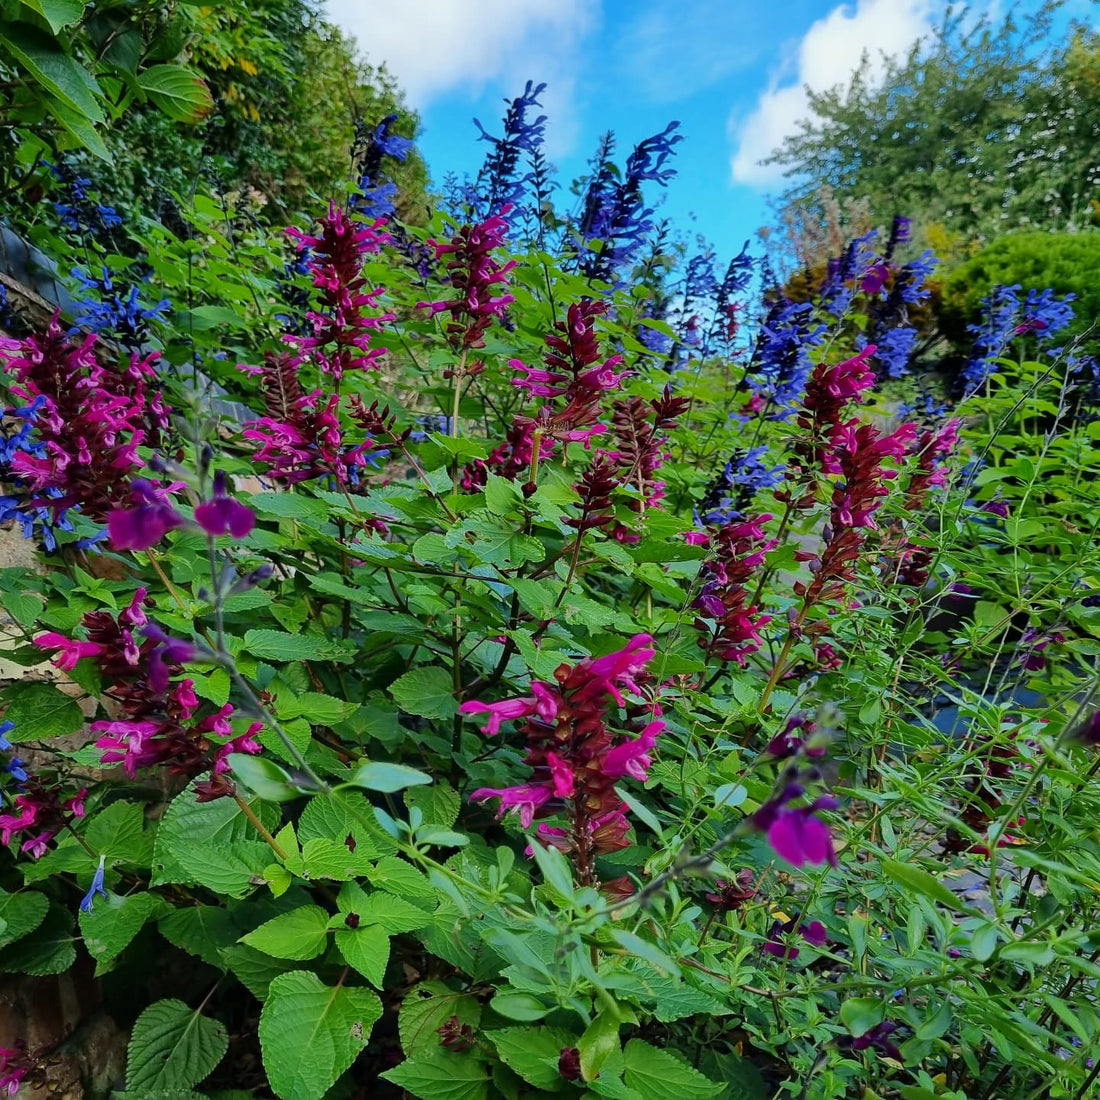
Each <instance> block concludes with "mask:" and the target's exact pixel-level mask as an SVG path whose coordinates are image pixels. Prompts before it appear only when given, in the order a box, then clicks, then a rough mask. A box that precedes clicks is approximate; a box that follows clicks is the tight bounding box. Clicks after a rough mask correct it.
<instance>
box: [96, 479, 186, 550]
mask: <svg viewBox="0 0 1100 1100" xmlns="http://www.w3.org/2000/svg"><path fill="white" fill-rule="evenodd" d="M130 501H131V503H132V505H133V507H130V508H115V509H114V510H113V511H112V512H111V513H110V515H108V517H107V532H108V535H109V537H110V540H111V545H112V546H113V547H114V548H115V549H116V550H148V549H149V547H150V546H155V545H156V544H157V543H158V542H160V540H161V539H163V538H164V536H165V535H166V534H168V532H169V531H172V530H174V529H175V528H177V527H180V526H181V525H182V524H183V522H184V519H183V516H181V515H180V514H179V512H177V511H176V509H175V508H174V507H173V506H172V504H171V503H170V501H169V500H168V494H167V491H166V490H165V489H164V487H163V486H160V485H156V484H154V483H153V482H151V481H146V480H145V479H144V478H140V477H139V478H135V479H134V481H133V483H132V484H131V486H130Z"/></svg>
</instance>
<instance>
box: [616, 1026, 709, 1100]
mask: <svg viewBox="0 0 1100 1100" xmlns="http://www.w3.org/2000/svg"><path fill="white" fill-rule="evenodd" d="M623 1061H624V1063H625V1065H626V1069H625V1073H624V1078H625V1080H626V1083H627V1085H629V1086H630V1088H632V1089H633V1090H634V1091H635V1092H636V1093H637V1094H638V1095H639V1097H641V1100H668V1098H669V1097H670V1096H675V1097H676V1098H677V1100H703V1098H704V1097H708V1096H714V1095H716V1094H717V1093H719V1092H721V1091H722V1089H723V1086H722V1085H717V1084H715V1083H714V1082H713V1081H711V1080H709V1079H708V1078H706V1077H704V1076H703V1075H702V1074H701V1073H700V1072H699V1071H698V1070H697V1069H692V1067H691V1066H689V1065H687V1063H685V1062H681V1061H680V1059H679V1058H676V1057H674V1056H673V1055H671V1054H669V1053H668V1051H667V1050H658V1049H657V1047H653V1046H650V1045H649V1043H646V1042H643V1041H642V1040H641V1039H631V1040H630V1042H629V1043H627V1044H626V1049H625V1050H624V1051H623Z"/></svg>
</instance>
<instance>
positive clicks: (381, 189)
mask: <svg viewBox="0 0 1100 1100" xmlns="http://www.w3.org/2000/svg"><path fill="white" fill-rule="evenodd" d="M396 121H397V115H386V117H385V118H384V119H382V121H381V122H379V123H378V124H377V125H376V126H374V127H369V126H366V125H364V124H363V123H357V125H356V145H355V153H356V160H357V162H358V164H359V186H358V191H357V193H356V194H353V195H352V197H351V201H350V205H351V206H352V207H353V208H354V209H355V210H357V211H358V212H359V213H360V214H363V215H364V216H365V217H368V218H384V217H386V216H388V215H390V214H392V213H393V211H394V204H393V200H394V199H395V198H396V197H397V184H395V183H394V182H393V181H392V180H389V179H386V178H385V177H384V175H383V164H384V162H385V160H386V159H387V158H390V159H392V160H400V161H403V160H407V159H408V156H409V153H410V151H411V150H412V148H413V145H414V144H415V143H414V142H413V141H412V140H411V139H410V138H407V137H402V136H401V135H400V134H395V133H392V132H391V127H392V126H393V124H394V123H395V122H396Z"/></svg>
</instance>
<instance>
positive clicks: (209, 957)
mask: <svg viewBox="0 0 1100 1100" xmlns="http://www.w3.org/2000/svg"><path fill="white" fill-rule="evenodd" d="M157 928H158V929H159V930H160V934H161V935H162V936H163V937H164V938H165V939H166V940H167V941H168V942H169V943H172V944H175V945H176V947H178V948H180V949H181V950H183V951H187V952H189V953H190V954H192V955H197V956H198V957H199V958H200V959H202V960H203V962H207V963H209V964H210V965H211V966H213V967H216V968H217V969H218V970H225V969H226V962H225V959H223V958H222V955H221V949H222V948H223V947H229V946H230V945H232V944H234V943H236V942H237V940H238V939H239V938H240V934H241V932H242V929H241V927H240V925H239V924H238V923H237V920H236V918H235V917H234V916H233V914H232V913H230V912H229V910H227V909H222V908H221V907H220V906H218V905H189V906H186V907H183V908H180V909H176V910H175V911H174V912H172V913H169V914H168V915H167V916H165V917H161V919H160V920H159V921H158V922H157Z"/></svg>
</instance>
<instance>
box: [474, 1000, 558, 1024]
mask: <svg viewBox="0 0 1100 1100" xmlns="http://www.w3.org/2000/svg"><path fill="white" fill-rule="evenodd" d="M489 1007H490V1008H491V1009H492V1010H493V1011H494V1012H496V1013H497V1014H498V1015H500V1016H503V1017H505V1019H508V1020H522V1021H523V1022H524V1023H527V1022H531V1021H534V1020H541V1019H542V1018H543V1017H544V1016H546V1015H548V1014H549V1013H550V1012H552V1011H553V1006H551V1005H546V1004H543V1003H542V1001H540V1000H539V999H538V997H535V996H533V995H532V994H530V993H498V994H497V995H496V996H495V997H494V998H493V999H492V1000H491V1001H490V1002H489Z"/></svg>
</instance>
